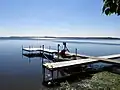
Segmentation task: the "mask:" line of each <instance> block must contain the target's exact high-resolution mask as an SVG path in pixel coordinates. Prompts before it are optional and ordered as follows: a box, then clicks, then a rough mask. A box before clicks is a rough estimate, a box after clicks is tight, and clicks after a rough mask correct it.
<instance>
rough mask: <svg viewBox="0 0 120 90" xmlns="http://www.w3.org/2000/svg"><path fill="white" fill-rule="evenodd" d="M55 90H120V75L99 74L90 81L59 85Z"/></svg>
mask: <svg viewBox="0 0 120 90" xmlns="http://www.w3.org/2000/svg"><path fill="white" fill-rule="evenodd" d="M56 90H120V75H119V74H114V73H111V72H107V71H105V72H100V73H96V74H94V75H93V76H92V78H91V79H86V80H82V81H80V82H77V83H75V84H69V83H68V82H65V83H61V87H60V88H58V89H56Z"/></svg>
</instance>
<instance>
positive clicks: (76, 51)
mask: <svg viewBox="0 0 120 90" xmlns="http://www.w3.org/2000/svg"><path fill="white" fill-rule="evenodd" d="M75 54H76V57H77V48H76V49H75Z"/></svg>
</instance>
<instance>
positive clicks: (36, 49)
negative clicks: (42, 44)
mask: <svg viewBox="0 0 120 90" xmlns="http://www.w3.org/2000/svg"><path fill="white" fill-rule="evenodd" d="M23 50H25V51H29V52H32V51H43V50H44V52H49V53H57V50H53V49H47V48H44V49H43V48H23Z"/></svg>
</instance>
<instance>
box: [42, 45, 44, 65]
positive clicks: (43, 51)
mask: <svg viewBox="0 0 120 90" xmlns="http://www.w3.org/2000/svg"><path fill="white" fill-rule="evenodd" d="M43 59H44V45H43V46H42V65H43Z"/></svg>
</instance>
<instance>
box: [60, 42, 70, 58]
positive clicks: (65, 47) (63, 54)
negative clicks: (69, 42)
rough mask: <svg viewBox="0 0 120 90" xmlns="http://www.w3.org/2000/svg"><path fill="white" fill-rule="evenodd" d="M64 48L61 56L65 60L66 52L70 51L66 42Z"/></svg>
mask: <svg viewBox="0 0 120 90" xmlns="http://www.w3.org/2000/svg"><path fill="white" fill-rule="evenodd" d="M63 46H64V48H63V50H61V52H60V55H61V56H62V57H63V58H65V57H66V54H65V52H66V51H68V52H69V50H68V48H67V46H66V42H63Z"/></svg>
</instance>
